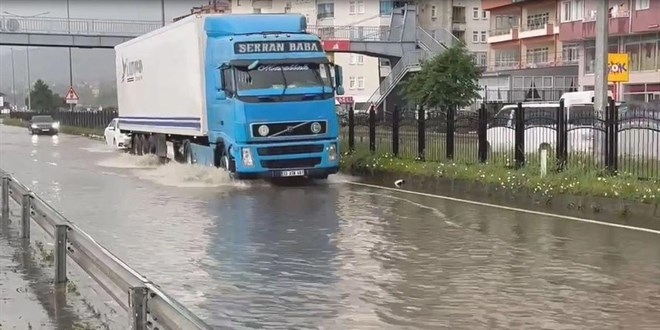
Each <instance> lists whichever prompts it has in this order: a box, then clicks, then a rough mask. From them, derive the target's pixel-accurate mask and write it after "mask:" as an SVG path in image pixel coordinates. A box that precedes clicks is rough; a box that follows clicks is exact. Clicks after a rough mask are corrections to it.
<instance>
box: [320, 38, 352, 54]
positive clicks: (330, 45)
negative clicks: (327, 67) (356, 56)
mask: <svg viewBox="0 0 660 330" xmlns="http://www.w3.org/2000/svg"><path fill="white" fill-rule="evenodd" d="M350 49H351V41H350V40H323V50H325V51H326V52H347V51H349V50H350Z"/></svg>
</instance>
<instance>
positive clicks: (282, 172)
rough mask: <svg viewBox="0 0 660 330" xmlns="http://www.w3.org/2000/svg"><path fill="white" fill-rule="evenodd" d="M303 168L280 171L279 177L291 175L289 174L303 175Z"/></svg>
mask: <svg viewBox="0 0 660 330" xmlns="http://www.w3.org/2000/svg"><path fill="white" fill-rule="evenodd" d="M304 175H305V170H292V171H281V172H280V176H281V177H291V176H304Z"/></svg>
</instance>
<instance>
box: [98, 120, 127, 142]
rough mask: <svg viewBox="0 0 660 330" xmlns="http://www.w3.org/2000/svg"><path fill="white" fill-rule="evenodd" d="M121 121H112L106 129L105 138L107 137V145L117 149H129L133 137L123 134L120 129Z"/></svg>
mask: <svg viewBox="0 0 660 330" xmlns="http://www.w3.org/2000/svg"><path fill="white" fill-rule="evenodd" d="M118 124H119V119H118V118H115V119H113V120H112V121H110V124H108V126H107V127H106V128H105V131H104V132H103V136H104V137H105V143H106V144H107V145H110V146H114V147H115V148H117V149H128V147H129V145H130V142H131V137H130V136H128V135H126V134H125V133H122V131H121V130H120V129H119V125H118Z"/></svg>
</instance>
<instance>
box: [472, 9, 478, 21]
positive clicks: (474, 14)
mask: <svg viewBox="0 0 660 330" xmlns="http://www.w3.org/2000/svg"><path fill="white" fill-rule="evenodd" d="M472 18H473V19H479V8H478V7H474V8H472Z"/></svg>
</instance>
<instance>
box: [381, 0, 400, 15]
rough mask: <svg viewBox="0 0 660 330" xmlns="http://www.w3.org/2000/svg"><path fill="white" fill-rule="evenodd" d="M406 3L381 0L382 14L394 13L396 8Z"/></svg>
mask: <svg viewBox="0 0 660 330" xmlns="http://www.w3.org/2000/svg"><path fill="white" fill-rule="evenodd" d="M405 3H406V2H405V1H393V0H380V15H381V16H387V15H392V12H393V11H394V9H395V8H401V7H403V5H404V4H405Z"/></svg>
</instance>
